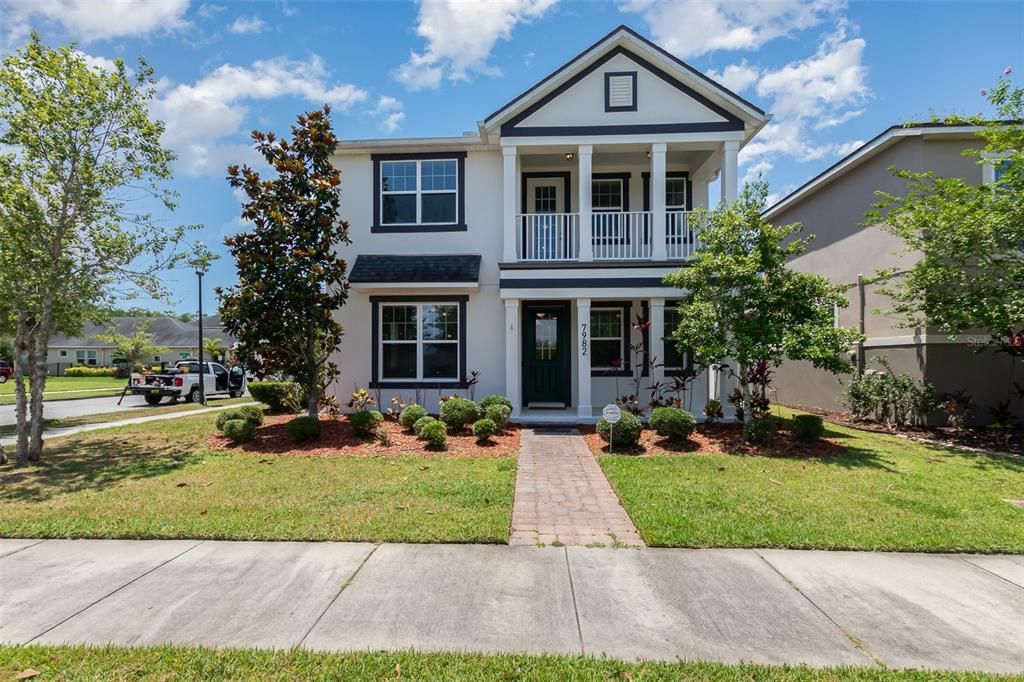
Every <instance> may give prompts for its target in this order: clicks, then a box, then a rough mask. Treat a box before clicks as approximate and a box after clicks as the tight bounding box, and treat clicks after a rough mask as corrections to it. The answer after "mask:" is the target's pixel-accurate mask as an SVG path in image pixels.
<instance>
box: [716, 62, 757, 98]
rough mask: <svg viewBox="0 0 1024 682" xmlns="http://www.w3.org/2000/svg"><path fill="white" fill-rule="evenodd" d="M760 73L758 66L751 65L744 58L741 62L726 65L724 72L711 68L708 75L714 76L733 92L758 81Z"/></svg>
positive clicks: (744, 88)
mask: <svg viewBox="0 0 1024 682" xmlns="http://www.w3.org/2000/svg"><path fill="white" fill-rule="evenodd" d="M760 73H761V72H760V71H759V70H758V69H757V67H754V66H750V65H749V64H747V60H746V59H744V60H743V61H742V62H740V63H739V64H730V65H729V66H727V67H725V70H724V71H722V73H718V72H717V71H715V70H714V69H710V70H709V71H708V77H709V78H713V79H714V80H716V81H718V82H719V83H721V84H722V85H724V86H725V87H727V88H729V89H730V90H732V91H733V92H741V91H743V90H746V89H747V88H749V87H750V86H751V85H753V84H754V83H756V82H757V77H758V76H759V75H760Z"/></svg>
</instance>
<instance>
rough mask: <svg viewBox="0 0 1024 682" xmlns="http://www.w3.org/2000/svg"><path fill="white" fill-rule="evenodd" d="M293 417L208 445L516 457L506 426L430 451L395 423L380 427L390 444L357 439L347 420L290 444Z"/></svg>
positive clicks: (330, 453) (260, 450)
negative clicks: (485, 437) (483, 438)
mask: <svg viewBox="0 0 1024 682" xmlns="http://www.w3.org/2000/svg"><path fill="white" fill-rule="evenodd" d="M294 417H295V415H292V414H279V415H267V417H266V420H265V421H264V423H263V426H260V427H257V429H256V438H255V439H254V440H252V441H250V442H248V443H242V444H237V445H236V444H234V443H232V442H231V441H229V440H228V439H227V438H225V437H224V436H222V435H220V434H217V435H215V436H211V438H210V444H211V445H213V446H214V447H216V448H217V449H219V450H230V451H238V450H242V451H244V452H251V453H254V454H266V455H289V456H292V455H299V456H304V457H394V456H397V455H418V456H422V457H432V458H454V457H478V458H497V457H515V456H517V455H518V454H519V427H518V426H517V425H515V424H509V425H508V426H506V427H505V431H504V433H500V434H498V435H496V436H492V437H491V442H489V443H480V442H478V441H477V439H476V437H475V436H474V435H473V434H472V433H470V432H469V431H466V432H465V433H459V434H452V433H449V434H448V447H447V448H446V449H444V450H433V449H430V448H428V447H427V444H426V443H424V442H423V441H421V440H419V439H418V438H416V436H415V435H414V434H412V433H410V432H407V431H405V430H404V429H403V428H402V426H401V425H400V424H399V423H398V422H395V421H391V420H385V422H384V427H385V428H386V429H387V431H388V435H389V436H390V437H391V444H390V445H385V444H384V443H382V442H381V441H380V440H377V439H375V438H373V439H366V438H360V437H359V436H357V435H355V433H353V432H352V427H351V426H349V423H348V418H347V417H338V418H321V423H322V425H323V432H322V434H321V436H320V440H317V441H313V442H310V443H294V442H292V440H291V439H290V438H289V437H288V434H287V433H286V432H285V424H287V423H288V422H289V421H290V420H291V419H293V418H294Z"/></svg>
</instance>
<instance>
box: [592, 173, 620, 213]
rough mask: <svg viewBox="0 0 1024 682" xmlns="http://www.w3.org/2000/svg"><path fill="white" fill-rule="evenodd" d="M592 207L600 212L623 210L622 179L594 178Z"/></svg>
mask: <svg viewBox="0 0 1024 682" xmlns="http://www.w3.org/2000/svg"><path fill="white" fill-rule="evenodd" d="M590 201H591V208H592V210H594V211H600V212H616V213H618V212H621V211H622V207H623V203H622V180H620V179H618V178H610V179H603V178H602V179H600V180H593V181H592V182H591V188H590Z"/></svg>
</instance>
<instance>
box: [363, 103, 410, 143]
mask: <svg viewBox="0 0 1024 682" xmlns="http://www.w3.org/2000/svg"><path fill="white" fill-rule="evenodd" d="M402 108H403V105H402V102H401V101H400V100H398V99H395V98H394V97H391V96H390V95H381V96H380V97H379V98H378V99H377V106H376V107H374V108H373V110H372V111H371V112H370V113H371V114H373V115H374V116H377V117H380V124H379V125H380V129H381V130H383V131H384V132H385V133H387V134H388V135H391V134H392V133H394V132H395V131H396V130H398V129H399V128H400V127H401V125H402V122H403V121H405V112H403V111H402Z"/></svg>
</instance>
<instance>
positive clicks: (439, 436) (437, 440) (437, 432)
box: [420, 419, 448, 449]
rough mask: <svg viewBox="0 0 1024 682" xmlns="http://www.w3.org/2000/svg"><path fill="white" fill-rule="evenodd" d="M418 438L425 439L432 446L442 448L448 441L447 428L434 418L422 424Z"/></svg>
mask: <svg viewBox="0 0 1024 682" xmlns="http://www.w3.org/2000/svg"><path fill="white" fill-rule="evenodd" d="M420 438H421V439H423V440H425V441H427V445H429V446H430V447H432V448H438V449H440V448H443V447H444V446H445V444H446V443H447V442H448V428H447V427H446V426H445V425H444V424H442V423H441V422H439V421H437V420H436V419H434V420H432V421H430V422H428V423H427V424H424V425H423V428H422V429H420Z"/></svg>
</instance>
